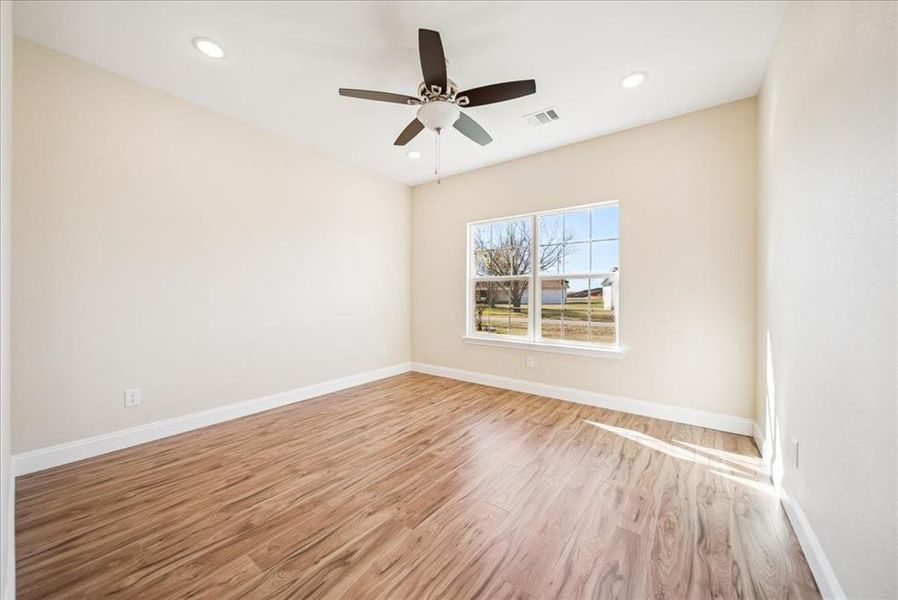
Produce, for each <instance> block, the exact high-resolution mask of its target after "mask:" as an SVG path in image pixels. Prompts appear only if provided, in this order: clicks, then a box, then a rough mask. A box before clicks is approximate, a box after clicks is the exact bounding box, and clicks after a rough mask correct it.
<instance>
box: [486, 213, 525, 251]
mask: <svg viewBox="0 0 898 600" xmlns="http://www.w3.org/2000/svg"><path fill="white" fill-rule="evenodd" d="M531 229H532V225H531V221H530V219H528V218H524V219H506V220H505V221H495V222H493V223H492V224H491V230H490V231H491V238H492V247H493V248H507V247H510V246H526V247H529V246H530V243H531V241H532V233H533V232H532V231H531Z"/></svg>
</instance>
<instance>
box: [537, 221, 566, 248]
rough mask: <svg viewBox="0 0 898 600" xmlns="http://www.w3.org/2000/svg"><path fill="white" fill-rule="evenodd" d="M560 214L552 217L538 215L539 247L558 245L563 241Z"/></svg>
mask: <svg viewBox="0 0 898 600" xmlns="http://www.w3.org/2000/svg"><path fill="white" fill-rule="evenodd" d="M563 236H564V230H563V228H562V217H561V213H556V214H554V215H540V217H539V243H540V245H541V246H547V245H549V244H560V243H561V242H563V241H564V239H563Z"/></svg>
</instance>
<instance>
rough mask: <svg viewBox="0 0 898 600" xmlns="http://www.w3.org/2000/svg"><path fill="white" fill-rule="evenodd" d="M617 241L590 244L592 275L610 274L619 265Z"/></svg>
mask: <svg viewBox="0 0 898 600" xmlns="http://www.w3.org/2000/svg"><path fill="white" fill-rule="evenodd" d="M618 244H619V242H618V241H617V240H612V241H608V242H593V243H592V271H593V272H594V273H610V272H611V271H616V270H617V268H618V266H619V265H620V257H619V256H618Z"/></svg>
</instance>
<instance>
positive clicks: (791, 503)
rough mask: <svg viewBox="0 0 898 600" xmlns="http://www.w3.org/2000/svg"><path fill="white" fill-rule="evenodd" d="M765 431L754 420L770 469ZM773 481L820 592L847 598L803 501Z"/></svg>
mask: <svg viewBox="0 0 898 600" xmlns="http://www.w3.org/2000/svg"><path fill="white" fill-rule="evenodd" d="M763 431H764V430H763V428H762V427H761V426H760V425H759V424H758V423H755V425H754V434H753V437H754V439H755V444H757V446H758V449H759V450H760V451H761V457H762V458H763V460H764V464H765V465H767V469H768V472H769V471H770V469H772V467H773V465H772V462H773V458H772V456H771V454H770V446H768V444H767V440H766V438H765V436H764V433H763ZM771 483H772V484H773V486H774V489H775V490H776V493H777V494H778V495H779V499H780V503H782V505H783V509H784V510H785V511H786V516H787V517H788V518H789V523H790V524H791V525H792V530H793V531H794V532H795V537H796V538H798V544H799V545H800V546H801V551H802V552H803V553H804V556H805V558H806V559H807V561H808V566H809V567H810V568H811V573H812V574H813V575H814V580H815V581H816V582H817V587H818V588H819V589H820V595H821V596H823V597H824V598H826V599H827V600H845V599H846V598H847V596H845V592H844V590H842V586H841V585H840V584H839V580H838V579H837V578H836V573H835V571H833V568H832V565H830V564H829V560H828V559H827V558H826V553H825V552H823V546H821V545H820V541H819V540H818V539H817V535H816V534H815V533H814V528H813V527H811V522H810V521H808V518H807V516H806V515H805V514H804V510H803V509H802V508H801V505H800V504H799V503H798V502H797V501H796V500H795V499H794V498H792V497H791V496H790V495H789V492H788V490H786V489H785V488H784V487H782V486H777V482H774V481H771Z"/></svg>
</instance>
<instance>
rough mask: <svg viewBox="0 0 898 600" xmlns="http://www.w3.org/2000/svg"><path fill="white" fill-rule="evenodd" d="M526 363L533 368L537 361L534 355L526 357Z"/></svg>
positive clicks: (529, 367)
mask: <svg viewBox="0 0 898 600" xmlns="http://www.w3.org/2000/svg"><path fill="white" fill-rule="evenodd" d="M524 364H525V365H527V368H528V369H532V368H533V365H534V364H535V361H534V360H533V357H532V356H528V357H527V358H526V359H524Z"/></svg>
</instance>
